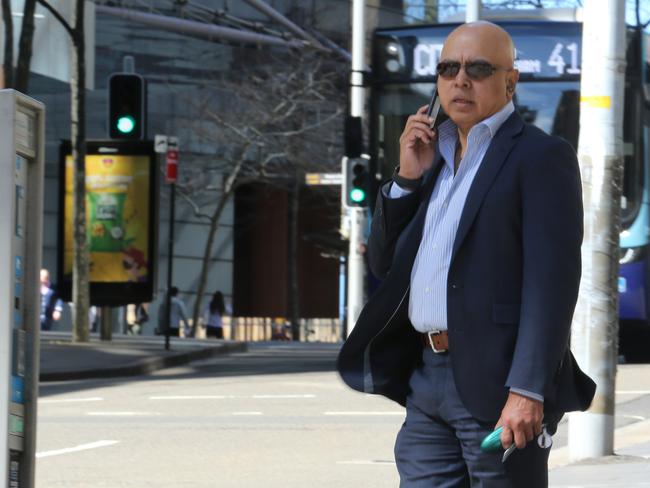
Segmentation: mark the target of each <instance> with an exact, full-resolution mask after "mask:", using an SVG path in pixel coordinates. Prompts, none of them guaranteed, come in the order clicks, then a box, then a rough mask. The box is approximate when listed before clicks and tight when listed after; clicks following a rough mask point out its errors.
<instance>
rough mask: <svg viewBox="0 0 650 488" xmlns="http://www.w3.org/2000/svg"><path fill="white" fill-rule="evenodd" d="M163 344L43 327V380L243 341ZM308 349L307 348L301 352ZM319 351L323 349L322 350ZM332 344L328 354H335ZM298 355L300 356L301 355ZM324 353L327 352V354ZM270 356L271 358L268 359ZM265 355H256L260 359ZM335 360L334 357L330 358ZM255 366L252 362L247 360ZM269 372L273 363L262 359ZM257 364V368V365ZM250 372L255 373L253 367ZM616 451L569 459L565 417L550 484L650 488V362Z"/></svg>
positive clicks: (123, 371)
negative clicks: (80, 339)
mask: <svg viewBox="0 0 650 488" xmlns="http://www.w3.org/2000/svg"><path fill="white" fill-rule="evenodd" d="M171 345H172V347H171V351H165V350H164V338H163V337H141V336H135V337H134V336H116V337H114V339H113V341H111V342H102V341H99V339H98V338H96V337H93V338H92V339H91V341H90V342H89V343H88V344H72V343H71V342H70V337H69V334H65V333H44V334H43V336H42V338H41V380H42V381H65V380H77V379H85V378H102V377H114V376H130V375H142V374H147V373H150V372H152V371H154V370H157V369H162V368H168V367H171V366H178V365H182V364H185V363H189V362H191V361H195V360H199V359H208V358H211V357H215V356H218V355H222V354H227V353H230V352H244V351H246V350H247V344H246V343H242V342H228V341H216V340H214V341H206V340H194V339H180V338H175V339H172V344H171ZM313 346H314V344H295V343H291V344H288V343H267V344H266V345H265V349H266V348H267V347H270V348H271V349H273V348H279V349H282V348H291V349H294V348H298V349H300V350H301V351H302V352H301V356H303V359H302V361H308V360H309V359H308V358H312V356H313V351H310V350H311V349H313ZM303 353H304V354H303ZM320 353H321V354H323V353H322V351H321V352H320ZM336 353H337V348H336V347H331V348H329V350H328V351H327V356H328V357H329V356H330V355H331V357H332V359H333V358H334V357H335V356H336ZM298 359H299V358H298ZM323 359H326V358H323ZM265 360H268V359H265ZM259 361H262V359H259V358H258V362H259ZM331 364H332V365H333V364H334V362H333V360H332V361H331ZM249 368H252V366H249ZM258 368H262V369H264V370H265V371H266V372H267V373H268V372H269V370H272V368H270V366H269V365H266V364H264V365H263V364H258ZM253 369H255V368H253ZM253 369H251V371H246V374H253V375H254V374H255V371H253ZM616 404H617V406H616V432H615V452H616V455H615V456H609V457H605V458H600V459H593V460H588V461H583V462H580V463H573V464H571V463H570V461H569V452H568V448H567V447H566V444H567V421H566V419H565V420H564V421H563V422H562V424H561V425H560V428H559V429H558V433H557V434H556V436H555V438H554V446H553V450H552V451H551V458H550V465H549V467H550V473H549V480H550V486H552V487H558V488H577V487H584V488H592V487H593V488H596V487H608V488H619V487H620V488H622V487H649V488H650V364H630V365H627V364H626V365H619V367H618V374H617V387H616Z"/></svg>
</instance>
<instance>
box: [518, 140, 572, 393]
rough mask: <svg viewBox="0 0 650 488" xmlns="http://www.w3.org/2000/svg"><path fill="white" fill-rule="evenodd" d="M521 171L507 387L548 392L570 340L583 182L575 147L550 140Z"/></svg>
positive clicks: (534, 391)
mask: <svg viewBox="0 0 650 488" xmlns="http://www.w3.org/2000/svg"><path fill="white" fill-rule="evenodd" d="M536 152H537V154H538V155H539V156H537V157H532V158H531V159H530V160H528V161H527V162H526V163H525V165H524V167H523V169H522V173H521V183H522V185H521V200H522V201H521V205H522V239H523V242H522V245H523V277H522V283H523V285H522V302H521V315H520V322H519V330H518V335H517V341H516V344H515V351H514V356H513V361H512V366H511V369H510V372H509V375H508V378H507V382H506V386H509V387H511V388H517V389H521V390H526V391H529V392H533V393H537V394H539V395H541V396H548V393H549V391H550V388H551V387H552V384H553V378H554V376H555V373H556V371H558V369H559V367H560V364H561V361H562V358H563V357H564V354H565V352H566V349H567V347H568V342H569V334H570V329H571V321H572V318H573V312H574V309H575V305H576V301H577V298H578V289H579V285H580V275H581V269H582V268H581V255H580V246H581V244H582V237H583V208H582V185H581V181H580V170H579V166H578V160H577V157H576V154H575V152H574V150H573V148H572V147H571V146H570V145H569V144H568V143H566V142H565V141H563V140H561V139H557V138H554V139H553V140H552V142H551V144H550V145H548V146H547V148H546V150H542V151H536Z"/></svg>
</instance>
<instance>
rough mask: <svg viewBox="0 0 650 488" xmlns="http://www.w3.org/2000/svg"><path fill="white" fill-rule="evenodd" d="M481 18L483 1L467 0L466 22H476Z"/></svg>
mask: <svg viewBox="0 0 650 488" xmlns="http://www.w3.org/2000/svg"><path fill="white" fill-rule="evenodd" d="M480 18H481V0H467V11H466V12H465V22H476V21H477V20H479V19H480Z"/></svg>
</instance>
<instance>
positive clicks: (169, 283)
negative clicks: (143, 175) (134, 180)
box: [165, 183, 176, 351]
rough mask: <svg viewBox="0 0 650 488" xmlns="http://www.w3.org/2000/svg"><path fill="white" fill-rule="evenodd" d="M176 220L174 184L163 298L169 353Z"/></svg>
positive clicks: (170, 202) (171, 184)
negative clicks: (164, 294)
mask: <svg viewBox="0 0 650 488" xmlns="http://www.w3.org/2000/svg"><path fill="white" fill-rule="evenodd" d="M175 219H176V183H170V184H169V242H168V246H167V296H166V298H165V300H166V304H165V312H166V317H165V350H167V351H169V334H170V332H171V326H172V294H171V289H172V276H173V272H174V220H175Z"/></svg>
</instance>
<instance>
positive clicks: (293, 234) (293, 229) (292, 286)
mask: <svg viewBox="0 0 650 488" xmlns="http://www.w3.org/2000/svg"><path fill="white" fill-rule="evenodd" d="M300 178H301V175H300V172H296V176H295V180H294V183H293V188H292V191H291V193H290V197H289V198H290V201H289V256H288V259H289V318H290V320H291V335H292V337H293V340H294V341H299V340H300V293H299V289H298V208H299V206H300V183H301V181H300Z"/></svg>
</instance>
